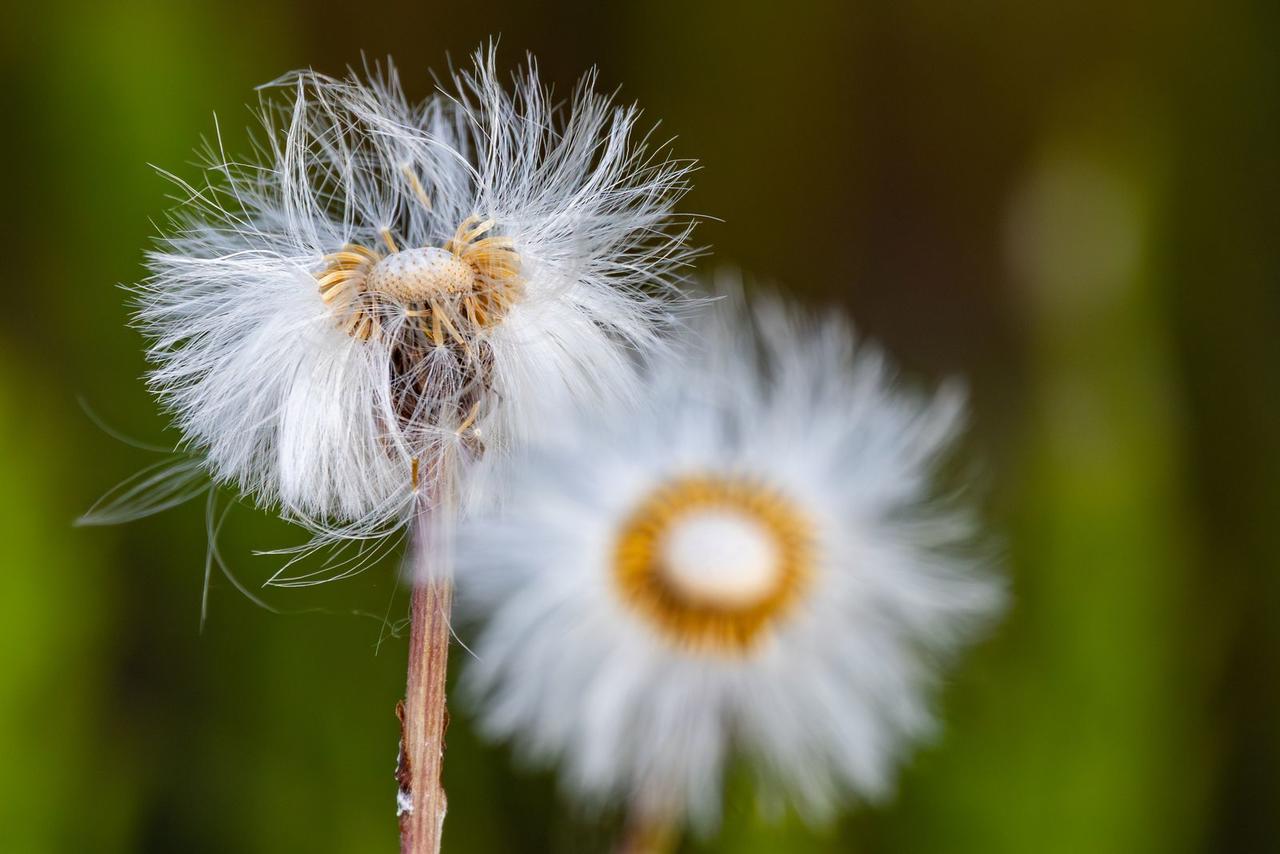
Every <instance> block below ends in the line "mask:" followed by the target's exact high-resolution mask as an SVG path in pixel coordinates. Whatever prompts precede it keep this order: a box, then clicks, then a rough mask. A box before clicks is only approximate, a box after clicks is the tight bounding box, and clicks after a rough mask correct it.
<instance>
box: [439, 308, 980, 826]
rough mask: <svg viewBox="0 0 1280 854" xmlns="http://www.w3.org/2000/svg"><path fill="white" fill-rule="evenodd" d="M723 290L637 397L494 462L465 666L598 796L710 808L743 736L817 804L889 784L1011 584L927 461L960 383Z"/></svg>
mask: <svg viewBox="0 0 1280 854" xmlns="http://www.w3.org/2000/svg"><path fill="white" fill-rule="evenodd" d="M711 313H712V315H713V318H712V319H711V320H710V321H709V322H708V323H706V324H704V325H702V326H700V327H699V326H695V327H694V329H693V333H694V334H693V335H692V336H690V337H691V339H692V340H694V341H696V344H694V345H692V346H691V347H690V348H689V349H688V351H687V352H686V353H685V354H684V355H683V356H682V357H680V358H678V359H672V360H668V361H666V362H664V363H662V365H661V366H659V367H657V368H655V369H654V371H653V375H652V377H651V388H650V391H649V397H648V399H647V400H646V401H644V402H643V403H641V404H638V405H636V404H628V403H625V402H623V403H614V404H611V405H610V406H608V407H607V408H606V411H605V412H604V413H603V414H602V415H601V416H600V417H598V418H589V417H578V418H576V419H574V420H572V421H565V422H561V423H560V425H559V430H558V434H557V437H556V439H555V440H554V441H553V442H549V443H547V442H544V443H542V444H541V445H540V446H539V447H538V448H537V449H535V450H531V451H529V452H525V453H521V454H519V455H517V456H516V457H514V458H511V459H508V460H507V461H505V462H500V463H498V464H497V468H498V473H497V476H498V477H500V478H501V480H502V482H503V483H504V484H505V487H504V488H505V492H506V504H505V506H504V508H502V510H500V511H494V512H493V513H492V514H491V516H490V518H476V519H474V520H472V521H471V522H470V523H468V524H467V525H466V526H465V527H464V529H463V535H462V537H461V539H460V542H459V561H460V562H459V568H458V579H459V584H460V592H461V594H462V600H461V601H462V602H463V604H464V605H465V606H466V608H467V609H468V612H469V613H470V614H472V615H474V616H475V617H476V619H477V621H478V623H479V633H478V641H477V643H476V644H475V645H474V652H475V658H474V660H472V661H470V662H469V663H468V668H469V669H468V670H467V672H466V674H465V676H466V685H467V688H468V690H469V692H470V696H471V698H472V700H473V701H474V704H475V707H476V709H477V713H478V715H479V717H480V720H481V723H482V725H483V727H484V729H485V730H486V731H487V733H488V734H489V735H490V736H492V737H495V738H499V739H511V740H513V741H514V742H515V743H516V744H517V746H518V747H520V748H522V749H523V752H524V753H525V754H526V755H527V756H528V757H530V758H531V759H532V760H534V761H535V762H547V763H558V764H559V765H560V767H561V770H562V773H563V780H564V782H565V783H566V786H567V788H568V789H569V791H570V792H571V793H573V794H574V795H576V796H578V797H579V798H581V799H582V800H584V801H585V802H587V803H589V804H595V805H608V804H622V805H625V807H626V808H627V809H630V810H638V811H640V812H642V813H649V814H651V815H652V816H656V817H658V818H660V819H661V818H667V819H669V818H670V817H671V816H673V815H675V816H680V815H684V816H687V817H688V818H689V819H690V820H691V821H693V822H694V823H696V824H699V825H701V826H703V827H708V826H710V825H713V824H714V823H715V821H716V819H717V817H718V814H719V807H720V798H721V784H722V774H723V770H724V768H725V765H726V762H727V760H728V758H729V757H730V756H731V755H732V754H733V753H735V752H738V753H740V754H741V755H743V756H744V757H745V758H747V759H748V760H749V761H750V766H751V767H753V768H754V769H755V771H756V772H757V776H758V781H759V790H760V792H761V795H762V800H763V802H764V803H765V804H767V805H771V806H773V807H779V806H782V805H784V804H787V803H790V804H792V805H794V806H795V807H797V808H799V810H800V811H801V813H802V814H804V815H805V816H806V817H808V818H810V819H812V820H815V821H819V820H822V819H824V818H826V817H828V816H829V815H830V813H831V812H832V811H833V809H835V808H836V807H838V805H839V804H840V803H841V802H842V801H844V800H846V799H847V798H849V797H851V796H852V797H858V796H861V797H867V798H870V797H874V796H877V795H880V794H883V793H885V792H886V790H887V789H888V788H889V787H890V786H891V783H892V779H893V776H894V771H895V768H896V766H897V765H898V764H899V762H900V761H901V760H902V759H903V757H904V755H905V754H906V752H907V749H908V747H909V746H910V744H911V743H912V742H913V741H914V740H916V739H918V738H919V737H922V736H924V735H925V734H927V733H928V731H929V730H930V727H931V724H932V717H931V714H930V711H929V700H930V693H931V690H930V689H931V688H932V687H933V685H934V683H935V682H936V681H937V672H938V668H939V666H940V665H941V663H942V662H943V660H944V659H945V658H946V657H947V656H948V655H949V654H950V653H952V652H953V651H955V650H956V648H957V647H958V646H960V645H961V644H962V642H963V641H964V640H965V639H967V638H969V637H970V636H971V635H972V633H973V631H974V630H975V629H978V628H980V627H981V626H982V625H983V624H984V623H985V622H986V621H987V620H988V619H989V618H990V617H991V616H993V614H994V613H995V612H996V611H997V610H998V609H999V606H1000V603H1001V601H1002V591H1001V587H1000V585H999V584H998V583H997V582H996V581H995V580H993V578H991V577H990V576H989V575H988V574H987V570H986V567H985V563H986V561H985V559H984V553H985V550H984V549H982V548H978V547H976V546H975V544H974V542H973V540H974V535H975V520H974V518H973V516H972V513H971V509H970V508H969V507H967V506H966V505H965V503H964V502H963V501H962V500H960V499H959V496H957V495H955V494H952V495H950V496H949V497H943V496H940V495H939V494H938V493H939V490H938V488H937V486H936V484H935V482H934V481H935V477H934V474H935V468H936V466H937V464H938V463H939V462H940V461H941V459H942V457H943V456H944V455H945V454H946V452H947V451H948V450H949V448H950V446H951V445H952V444H953V441H954V439H955V437H956V434H957V431H958V429H959V428H960V427H961V422H962V420H963V409H964V406H963V395H962V393H961V392H960V391H959V390H958V389H957V388H955V387H952V386H950V385H948V386H945V387H944V388H943V389H941V390H940V391H939V392H937V393H936V394H934V395H932V396H930V397H922V396H918V395H915V394H910V393H907V392H904V391H901V390H898V389H895V388H893V387H892V386H891V383H890V374H889V371H888V369H887V368H886V365H885V362H884V360H883V359H882V357H881V356H880V355H879V353H877V352H875V351H874V350H871V349H869V348H867V347H865V346H864V347H860V348H858V350H857V352H856V354H855V348H854V340H853V336H852V334H851V331H850V330H849V328H848V327H847V325H846V324H844V323H843V322H840V321H837V320H829V321H825V322H820V323H818V322H811V321H809V320H806V319H803V318H800V317H798V316H795V315H793V314H791V313H788V312H787V311H785V310H784V309H782V308H781V307H779V306H778V305H777V304H775V303H767V304H765V305H763V306H762V307H760V308H758V309H757V310H755V311H752V312H748V311H746V310H745V309H744V308H743V306H742V302H741V300H740V299H734V298H730V299H728V300H726V301H724V302H722V303H720V304H719V305H718V306H716V307H715V308H714V309H713V310H712V312H711ZM655 496H657V497H656V498H655ZM650 565H651V566H652V567H653V572H652V573H651V574H647V573H648V570H646V569H645V567H648V566H650ZM734 566H737V567H738V576H737V578H736V579H735V578H733V577H732V568H733V567H734ZM637 567H639V569H637ZM700 567H701V569H700ZM637 573H639V575H637ZM637 578H640V579H641V580H639V581H637ZM784 578H785V579H789V580H785V581H781V580H783V579H784ZM778 584H780V586H775V587H773V588H770V585H778ZM766 588H769V589H772V590H773V592H772V593H764V592H763V591H764V590H766ZM753 603H754V604H753ZM753 608H754V610H753Z"/></svg>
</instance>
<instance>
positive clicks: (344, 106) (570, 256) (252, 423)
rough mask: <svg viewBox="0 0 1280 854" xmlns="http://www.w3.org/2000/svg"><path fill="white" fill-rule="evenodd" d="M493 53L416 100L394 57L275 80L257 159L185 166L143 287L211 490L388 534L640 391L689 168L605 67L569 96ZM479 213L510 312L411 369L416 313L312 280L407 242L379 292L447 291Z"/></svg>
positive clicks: (348, 532)
mask: <svg viewBox="0 0 1280 854" xmlns="http://www.w3.org/2000/svg"><path fill="white" fill-rule="evenodd" d="M495 62H496V60H495V55H494V52H493V49H492V48H490V49H488V50H481V51H478V52H477V53H476V54H475V56H474V65H473V67H472V69H471V70H470V71H467V72H464V73H460V74H458V75H457V76H456V77H455V78H454V80H453V84H454V91H452V92H448V93H446V92H443V91H441V92H438V93H437V94H435V95H433V96H432V97H430V98H429V99H427V100H426V101H424V102H422V103H419V104H410V103H409V102H408V101H407V100H406V98H405V96H404V94H403V92H402V90H401V87H400V83H399V80H398V78H397V76H396V73H395V71H394V70H393V69H391V68H390V67H388V68H387V69H386V70H385V71H380V70H378V69H374V71H373V72H371V73H368V74H367V75H366V77H365V78H362V77H360V76H358V75H357V74H356V73H354V72H353V73H352V74H351V75H350V76H348V77H347V78H344V79H335V78H330V77H326V76H324V75H321V74H317V73H314V72H311V71H305V72H298V73H294V74H290V75H287V76H286V77H284V78H282V79H280V80H278V81H276V82H275V83H273V84H271V85H270V86H268V87H266V89H265V92H264V94H263V100H262V105H261V124H262V131H261V133H260V135H259V136H258V137H257V139H256V141H255V153H254V156H252V157H250V158H248V159H247V160H245V159H237V158H234V157H230V156H228V155H227V154H226V153H225V152H224V151H223V150H222V142H221V138H220V137H219V138H218V139H217V140H216V141H215V143H214V144H213V145H211V146H210V147H209V150H208V151H207V152H206V153H205V155H206V164H207V173H206V180H205V181H204V182H202V183H196V184H191V183H187V182H184V181H181V180H179V179H177V178H174V180H175V181H176V182H177V183H178V185H179V187H180V188H181V190H182V192H183V199H182V200H181V205H180V206H179V208H178V209H177V210H176V211H175V212H174V214H173V227H172V230H171V232H170V233H169V234H168V235H167V236H165V237H164V238H162V240H161V243H160V247H159V248H158V249H157V250H156V251H154V252H152V253H150V254H149V256H148V264H149V267H150V271H151V276H150V278H148V279H147V280H146V281H144V282H143V283H142V284H140V285H139V286H137V288H136V290H137V295H138V310H137V322H138V325H139V326H140V327H141V329H142V330H143V332H144V333H145V334H146V335H147V336H148V337H149V338H150V340H151V346H150V349H149V358H150V360H151V361H152V363H153V365H154V369H153V370H152V372H151V374H150V378H149V380H150V385H151V387H152V388H153V389H154V390H155V393H156V394H157V395H158V397H159V398H160V400H161V401H163V403H164V404H165V405H166V406H167V407H168V408H169V409H170V410H171V411H172V413H173V416H174V419H175V422H176V424H177V426H178V427H179V428H180V429H181V431H182V433H183V436H184V443H185V445H186V446H187V447H188V448H190V449H191V450H193V451H195V452H197V453H198V454H201V455H202V456H203V459H204V460H205V464H206V466H207V468H208V470H209V472H210V473H211V474H212V475H213V477H214V479H215V480H216V481H218V482H222V483H229V484H232V485H234V486H236V487H238V488H239V489H240V490H241V491H242V492H243V493H244V494H246V495H248V496H251V497H252V498H253V499H255V500H256V501H257V502H258V503H259V504H261V505H263V506H268V507H276V508H278V509H279V510H280V511H281V512H282V513H283V514H284V515H286V516H288V517H290V518H292V519H294V520H296V521H298V522H299V523H301V524H303V525H306V526H308V527H309V528H310V529H312V530H313V531H314V532H316V533H317V534H319V535H320V536H321V538H325V539H341V538H348V537H354V538H364V537H373V536H378V535H381V534H384V533H386V532H388V531H391V530H394V529H396V528H398V527H399V526H401V525H403V524H404V523H405V522H406V520H407V519H408V518H409V517H410V516H411V514H412V512H413V508H414V506H415V501H416V500H417V496H427V497H431V496H438V495H443V494H444V493H446V492H449V493H456V494H453V495H452V498H456V499H457V500H466V499H467V498H468V497H470V496H474V495H479V494H483V492H484V490H483V489H482V487H481V485H480V484H479V483H478V482H475V481H474V480H473V479H472V478H471V474H472V472H473V471H474V470H475V465H474V464H475V461H476V459H477V457H478V456H480V455H483V456H485V457H487V458H490V459H492V458H495V457H499V456H501V455H502V454H503V453H505V452H506V451H507V450H508V449H509V448H510V447H511V446H512V445H514V444H516V443H518V442H520V441H523V440H525V439H527V438H529V437H531V436H533V435H536V434H537V433H538V432H539V431H540V430H543V429H549V428H550V427H551V426H553V425H554V423H555V422H556V420H558V419H559V418H560V417H562V415H563V414H564V413H565V412H566V411H567V410H569V409H571V408H573V407H576V406H582V405H587V404H588V403H590V402H593V401H595V400H596V399H598V398H601V397H604V398H610V397H624V398H625V397H628V396H634V395H635V394H636V385H637V383H638V377H637V374H636V370H635V364H636V361H637V357H638V356H639V357H644V356H647V355H652V354H655V353H658V352H660V351H662V350H663V348H664V347H666V346H667V345H666V344H665V343H664V342H665V338H664V337H663V332H664V329H663V327H664V326H665V325H666V323H667V321H668V320H669V316H670V298H671V297H673V296H675V295H676V294H677V290H676V288H677V283H678V281H679V280H680V278H681V277H682V276H683V273H684V267H685V266H686V265H687V263H688V261H689V260H690V258H691V257H692V255H693V251H692V250H691V249H690V248H689V247H688V245H687V238H688V235H689V231H690V228H691V222H690V221H689V220H688V219H687V218H680V217H677V216H676V215H675V214H674V213H673V205H674V204H675V202H676V200H677V199H678V198H679V197H680V196H681V195H682V194H683V193H684V192H685V190H686V177H687V175H688V173H689V171H690V169H691V168H692V164H691V163H689V162H687V161H679V160H672V159H670V158H669V157H668V156H667V155H666V154H665V152H664V150H663V149H661V148H659V149H655V148H653V147H651V146H649V145H647V141H646V140H647V137H646V136H645V135H637V134H636V132H635V126H636V122H637V119H638V112H637V111H636V109H635V108H633V107H618V106H615V105H613V103H612V102H611V100H610V99H609V98H608V97H606V96H603V95H600V94H597V93H596V92H594V91H593V88H592V87H593V83H594V77H593V75H588V76H587V77H586V78H585V79H584V81H583V82H582V84H581V85H580V86H579V88H578V89H577V90H576V91H575V93H574V96H573V97H572V98H571V99H569V100H568V101H567V102H566V103H565V104H563V105H562V106H559V107H557V106H554V105H553V104H552V102H551V101H550V96H549V94H548V92H547V91H546V90H545V89H544V87H543V86H542V84H541V83H540V82H539V81H538V77H537V73H536V69H535V67H534V65H533V63H532V60H530V62H529V65H528V67H527V68H526V69H525V70H524V71H522V72H521V73H520V74H519V75H518V76H517V77H516V78H515V79H514V86H513V88H511V89H507V88H504V87H503V86H502V85H501V84H500V83H499V80H498V76H497V72H496V68H495ZM473 215H478V216H480V217H482V218H486V219H489V218H491V219H493V220H494V222H495V225H494V227H493V231H492V234H493V235H499V236H502V237H505V238H510V239H511V241H512V242H513V245H514V250H515V252H516V253H517V255H518V256H519V258H520V268H521V269H520V275H521V279H522V285H521V297H520V298H519V299H518V300H517V301H516V302H515V303H514V304H513V305H512V306H511V307H510V309H509V311H508V312H507V313H506V315H504V316H503V318H502V319H501V321H499V322H497V323H494V324H492V325H489V326H486V327H484V328H481V329H478V330H473V331H472V332H470V333H469V338H468V340H467V342H466V346H465V347H462V346H454V347H445V346H439V347H432V348H428V349H427V350H426V352H424V353H422V354H420V356H418V357H416V361H415V362H414V363H413V364H411V365H409V366H408V368H407V369H406V367H405V366H404V365H403V364H401V363H398V362H397V361H396V360H395V358H394V357H393V352H392V351H393V348H392V347H391V346H389V345H388V343H387V342H388V341H393V340H395V337H396V335H397V334H399V333H400V332H401V331H402V330H404V329H407V328H409V327H410V326H411V324H412V322H413V321H412V319H411V318H410V317H409V316H407V315H406V314H405V313H404V311H402V310H400V309H399V308H397V307H396V305H395V304H394V303H395V301H394V300H391V301H389V302H390V303H391V305H390V307H389V308H388V307H384V308H383V309H382V311H383V315H382V316H379V317H378V318H377V319H378V320H379V321H380V323H381V324H382V328H383V330H384V332H385V334H384V335H381V336H372V337H370V338H369V340H362V338H361V337H360V336H353V335H348V334H346V333H345V332H344V331H343V330H342V329H341V328H339V324H340V318H339V317H338V316H337V315H336V313H335V312H334V310H333V308H332V307H331V306H330V305H327V304H326V303H325V302H324V301H323V300H322V299H321V296H320V293H319V291H318V288H317V280H316V276H317V274H320V273H323V272H324V270H325V268H326V263H327V262H326V259H325V256H326V255H328V254H330V253H334V252H337V251H340V250H342V249H343V247H344V246H346V245H347V244H358V245H361V246H364V247H367V248H369V249H375V250H377V251H379V252H381V253H382V254H383V255H384V256H387V255H388V254H389V253H388V248H387V245H386V239H387V238H388V237H389V238H390V239H391V240H393V241H394V243H395V244H396V246H397V247H398V248H401V249H403V250H404V251H403V252H402V253H400V254H399V255H398V256H391V258H390V259H387V258H386V257H384V260H383V261H382V262H381V263H380V264H379V265H378V267H375V268H374V272H372V273H371V274H370V278H375V279H376V277H378V276H381V277H382V278H381V279H378V280H377V281H375V284H379V285H382V286H386V287H387V290H388V291H389V292H392V295H393V296H395V295H396V294H399V293H401V292H403V295H407V294H409V293H410V292H413V291H415V289H421V288H424V287H439V286H441V282H443V281H444V280H445V279H448V280H449V281H453V280H454V279H459V277H461V276H462V275H463V273H464V271H462V270H461V268H460V267H459V265H458V264H456V263H454V262H453V261H451V260H449V259H446V258H444V257H443V255H446V254H448V253H445V252H444V251H443V250H442V249H441V248H440V247H443V246H444V245H445V243H446V242H447V241H448V240H449V239H450V238H451V237H452V236H453V235H454V232H455V230H456V229H457V228H458V226H459V224H460V223H462V222H463V221H464V220H466V219H467V218H468V217H471V216H473ZM428 262H430V263H428ZM424 264H425V265H426V266H428V267H431V271H430V272H431V275H430V276H428V277H427V278H429V279H431V281H429V282H428V281H426V280H424V279H423V277H422V276H420V275H418V274H419V273H422V272H423V269H425V267H424V266H423V265H424ZM379 268H380V269H379ZM445 273H448V274H449V275H444V274H445ZM442 276H443V278H442ZM450 277H452V278H450ZM455 284H457V282H455ZM446 290H447V288H446ZM420 388H423V389H425V391H420V390H419V389H420ZM415 459H416V460H417V461H418V462H419V466H418V470H419V483H418V487H419V489H418V491H417V493H415V491H414V482H413V467H414V460H415ZM446 475H452V478H451V480H450V483H449V484H444V483H442V482H441V481H442V479H443V478H444V477H446ZM451 500H452V499H451Z"/></svg>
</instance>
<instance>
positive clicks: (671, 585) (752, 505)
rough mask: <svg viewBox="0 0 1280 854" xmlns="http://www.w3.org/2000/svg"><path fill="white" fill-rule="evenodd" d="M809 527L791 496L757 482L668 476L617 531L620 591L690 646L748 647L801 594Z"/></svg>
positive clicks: (809, 563) (807, 570)
mask: <svg viewBox="0 0 1280 854" xmlns="http://www.w3.org/2000/svg"><path fill="white" fill-rule="evenodd" d="M812 571H813V529H812V525H811V524H810V522H809V519H808V517H807V516H806V515H805V514H804V513H803V512H802V511H801V510H800V508H798V507H797V506H796V505H795V504H794V503H793V502H792V501H791V500H790V499H788V498H787V497H786V496H784V495H782V494H781V493H779V492H777V491H775V490H773V489H770V488H769V487H767V486H765V485H763V484H760V483H757V482H755V481H750V480H745V479H742V478H736V477H718V476H698V477H686V478H680V479H676V480H672V481H669V482H668V483H666V484H664V485H663V486H661V487H659V488H658V489H656V490H655V491H653V492H652V493H650V495H649V496H648V497H646V498H645V499H644V500H643V501H641V502H640V504H639V505H638V506H637V507H636V508H635V509H634V510H633V511H632V514H631V516H630V517H629V518H628V519H627V521H626V522H625V523H624V525H623V526H622V528H621V529H620V531H619V535H618V538H617V541H616V546H615V552H614V582H615V587H616V590H617V592H618V593H619V595H620V598H621V599H622V600H623V601H624V602H625V603H626V604H627V605H629V606H630V607H631V608H632V609H633V610H634V611H635V612H637V613H639V614H640V615H641V616H643V617H645V618H646V619H647V620H648V621H649V622H650V623H651V624H652V625H654V626H655V627H656V628H657V629H659V630H660V631H661V632H662V633H664V634H665V635H667V637H668V638H669V639H671V640H673V641H675V642H677V643H678V644H680V645H682V646H686V647H693V648H699V649H707V648H710V649H718V650H722V651H729V652H738V653H745V652H747V651H749V650H750V649H751V648H752V647H753V646H754V645H755V643H756V642H757V641H758V640H759V639H760V638H761V637H762V636H763V635H764V634H765V632H766V630H767V629H769V628H770V627H771V626H773V625H775V624H776V622H777V620H778V618H779V617H780V616H782V615H783V614H784V613H785V611H786V610H787V609H788V608H790V607H791V606H793V605H794V604H795V603H796V601H797V600H798V599H799V598H800V597H801V596H802V595H803V593H804V591H805V589H806V587H807V586H808V581H809V579H810V577H811V575H812Z"/></svg>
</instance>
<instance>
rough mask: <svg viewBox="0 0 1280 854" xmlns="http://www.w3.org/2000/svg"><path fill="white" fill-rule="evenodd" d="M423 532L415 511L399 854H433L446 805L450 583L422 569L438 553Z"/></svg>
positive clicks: (421, 516) (402, 707)
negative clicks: (446, 681)
mask: <svg viewBox="0 0 1280 854" xmlns="http://www.w3.org/2000/svg"><path fill="white" fill-rule="evenodd" d="M429 529H430V523H429V521H428V518H427V513H426V512H425V511H423V510H419V513H418V520H417V526H416V530H415V532H414V536H413V541H412V542H411V544H410V548H411V549H412V552H411V555H412V558H411V563H410V569H411V571H412V572H413V584H414V586H413V598H412V601H411V603H410V611H409V614H410V627H409V678H408V686H407V688H406V692H405V699H404V702H403V703H400V704H398V706H397V708H396V714H397V715H398V716H399V718H400V759H399V764H398V767H397V769H396V781H397V782H398V783H399V784H400V791H399V795H398V798H397V802H398V804H399V806H400V851H401V854H438V852H439V851H440V837H441V835H442V833H443V831H444V815H445V810H446V808H447V805H448V804H447V799H446V798H445V794H444V784H443V781H442V779H441V774H442V772H443V770H444V733H445V729H446V728H447V727H448V725H449V713H448V711H447V710H446V709H445V697H444V691H445V674H446V672H447V670H448V666H449V638H450V633H449V611H450V608H451V606H452V603H453V584H452V582H451V581H449V580H448V576H449V573H448V572H445V571H444V570H445V569H446V568H445V567H429V566H427V562H428V561H429V560H430V559H432V558H433V557H436V556H438V554H439V553H438V552H433V551H432V550H431V548H430V541H429V538H430V530H429ZM428 570H434V571H428Z"/></svg>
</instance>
